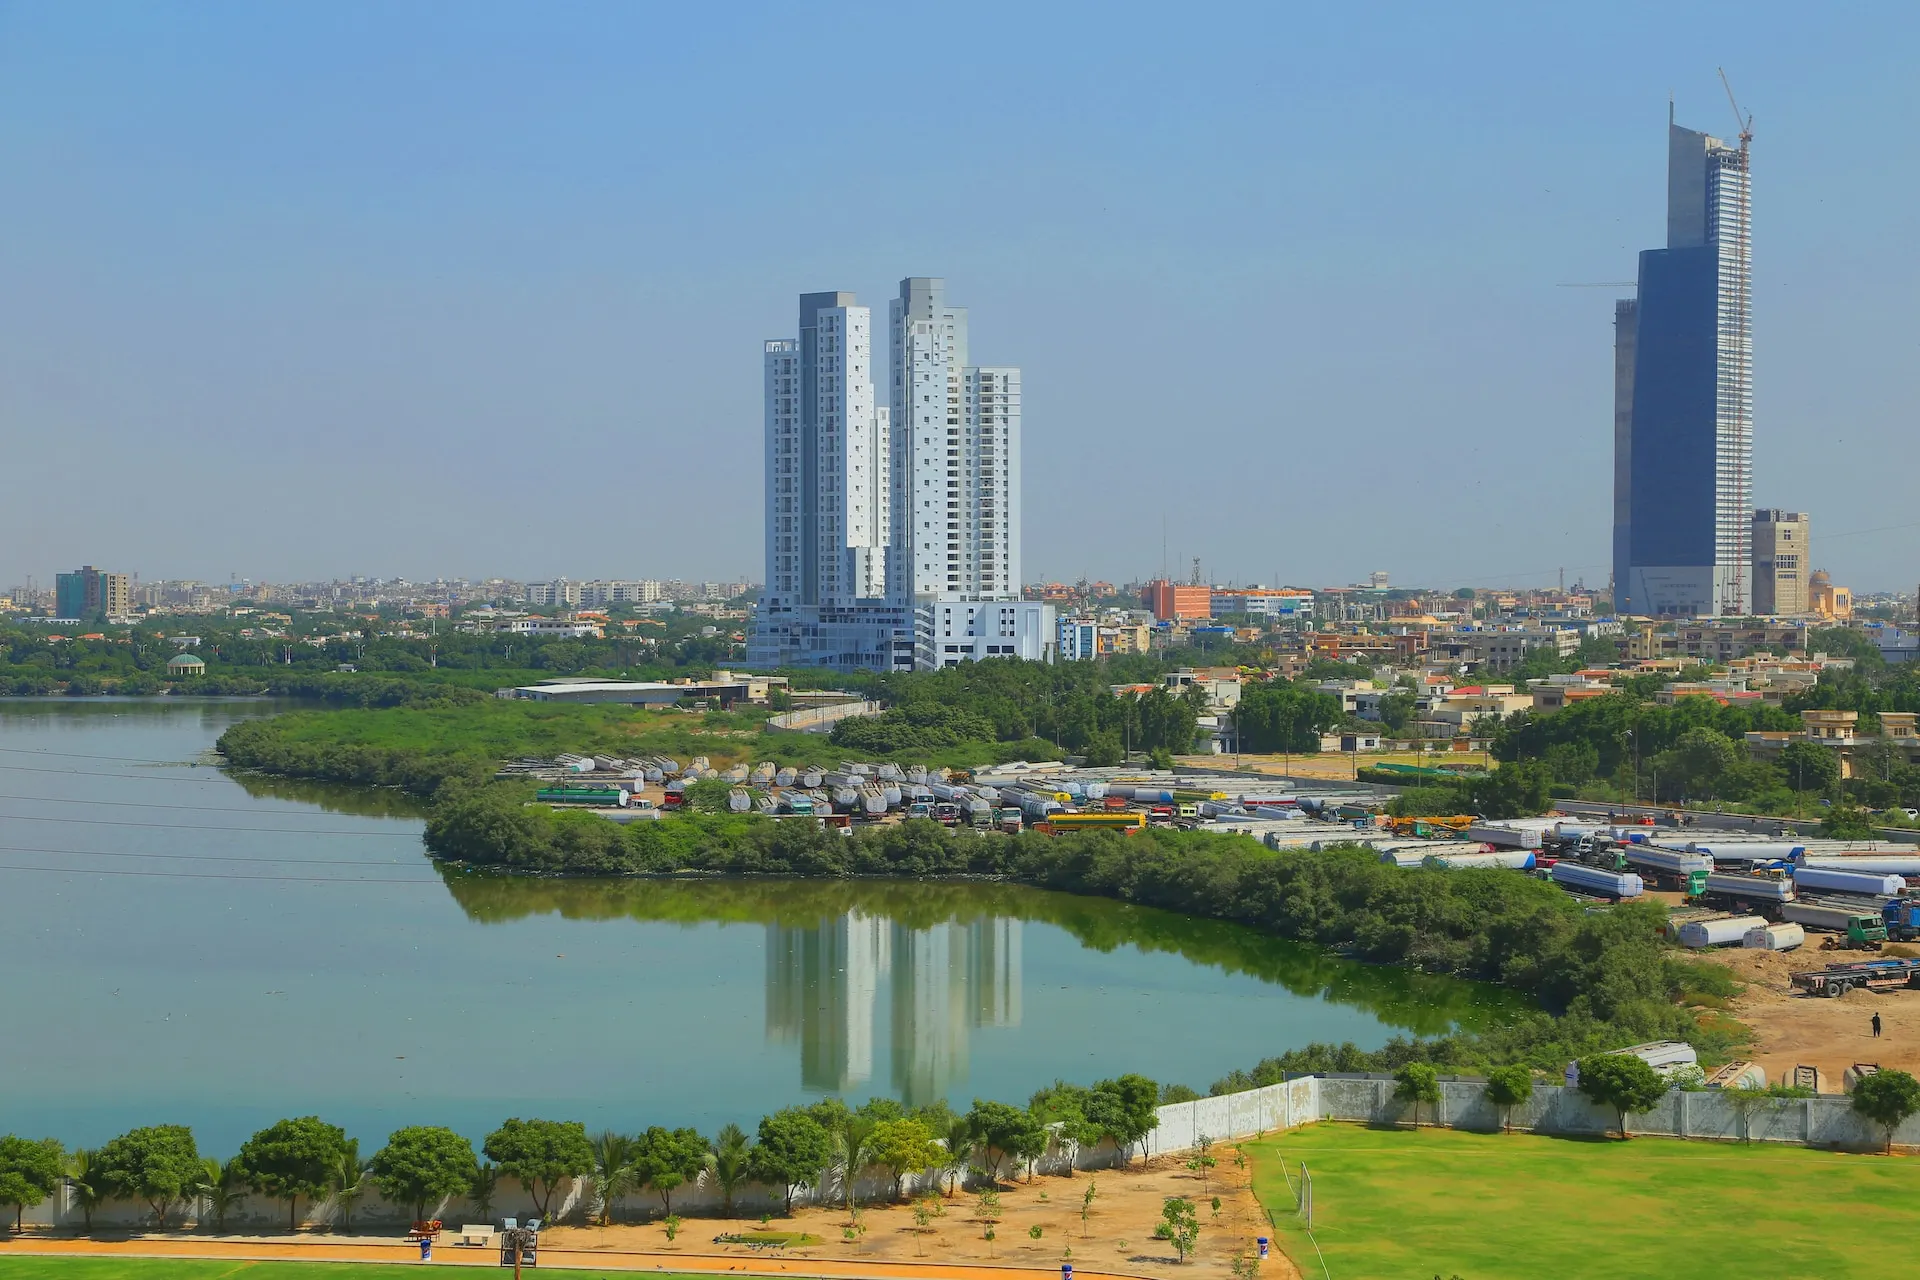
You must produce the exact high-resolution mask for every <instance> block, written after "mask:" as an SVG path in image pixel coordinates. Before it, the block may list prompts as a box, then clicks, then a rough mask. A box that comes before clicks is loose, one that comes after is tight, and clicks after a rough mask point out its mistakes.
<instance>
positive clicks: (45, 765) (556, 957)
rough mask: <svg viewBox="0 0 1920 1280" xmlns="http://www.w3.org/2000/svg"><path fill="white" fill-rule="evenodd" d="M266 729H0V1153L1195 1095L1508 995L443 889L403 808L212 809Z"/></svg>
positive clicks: (257, 799)
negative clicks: (1167, 1085) (1312, 1052)
mask: <svg viewBox="0 0 1920 1280" xmlns="http://www.w3.org/2000/svg"><path fill="white" fill-rule="evenodd" d="M272 709H273V708H272V706H271V705H270V704H262V703H233V702H225V703H213V702H208V703H196V702H187V701H181V700H173V701H134V700H129V701H100V700H87V701H84V702H82V701H32V702H29V701H0V972H4V973H5V974H7V975H8V982H7V991H6V995H5V998H4V1005H0V1007H4V1009H5V1016H6V1019H7V1030H6V1033H5V1034H4V1035H0V1132H4V1131H16V1132H22V1133H31V1134H35V1135H39V1134H51V1135H54V1136H57V1137H59V1138H61V1139H63V1140H64V1141H66V1142H68V1143H69V1144H85V1145H92V1144H95V1143H98V1142H100V1141H102V1140H103V1139H105V1138H108V1137H111V1136H112V1135H113V1134H115V1133H118V1132H120V1131H122V1130H124V1129H126V1128H128V1127H130V1126H132V1125H135V1124H151V1123H169V1122H170V1123H184V1124H190V1125H192V1126H193V1127H194V1130H195V1132H196V1134H197V1135H198V1136H199V1137H200V1140H201V1144H202V1147H203V1149H205V1150H207V1151H209V1152H211V1153H214V1154H225V1153H228V1152H230V1151H232V1150H233V1148H234V1147H235V1146H237V1145H238V1143H239V1142H240V1140H241V1139H242V1138H244V1137H245V1136H246V1135H247V1134H248V1133H250V1132H252V1131H253V1130H254V1129H256V1128H258V1127H260V1126H261V1125H263V1124H266V1123H268V1122H270V1121H272V1120H274V1119H277V1118H279V1117H280V1116H283V1115H297V1114H307V1113H318V1114H320V1115H323V1116H325V1117H327V1118H329V1119H331V1120H333V1121H335V1122H336V1123H339V1124H343V1125H345V1126H346V1127H347V1129H348V1131H349V1132H351V1133H354V1134H357V1135H359V1136H360V1137H362V1138H363V1139H365V1140H368V1141H370V1142H376V1143H377V1142H378V1141H379V1140H381V1139H382V1138H384V1136H385V1135H386V1133H387V1132H389V1131H390V1130H391V1129H393V1128H395V1127H397V1126H398V1125H401V1124H411V1123H421V1124H427V1123H437V1124H447V1125H451V1126H453V1127H454V1128H457V1129H459V1130H461V1131H462V1132H464V1133H467V1134H469V1135H471V1136H473V1137H475V1138H478V1137H481V1136H483V1135H484V1134H485V1133H486V1132H487V1130H489V1129H490V1128H492V1127H493V1126H494V1125H495V1124H496V1123H498V1121H499V1120H501V1119H502V1118H504V1117H506V1116H508V1115H545V1116H551V1117H555V1118H570V1119H581V1120H584V1121H586V1123H587V1125H588V1128H589V1129H593V1128H598V1127H601V1126H615V1127H620V1128H625V1129H629V1130H630V1129H634V1128H637V1127H641V1126H644V1125H647V1124H685V1123H692V1124H696V1125H698V1126H700V1127H701V1128H702V1129H703V1130H708V1131H711V1129H713V1128H715V1127H718V1126H719V1125H721V1124H724V1123H725V1122H727V1121H728V1120H735V1121H739V1122H741V1123H743V1124H746V1125H748V1126H749V1127H751V1124H752V1122H753V1121H754V1120H755V1119H757V1118H758V1117H759V1116H760V1115H761V1114H763V1113H764V1112H766V1111H768V1110H771V1109H773V1108H775V1107H778V1106H782V1105H785V1104H787V1103H791V1102H797V1101H805V1100H806V1099H808V1098H809V1097H815V1096H819V1095H822V1094H827V1093H839V1094H843V1095H845V1096H847V1097H850V1098H861V1097H866V1096H868V1095H871V1094H887V1095H890V1096H894V1097H903V1098H906V1099H908V1100H909V1101H912V1102H916V1103H919V1102H926V1101H931V1100H933V1099H935V1098H940V1097H945V1098H948V1099H951V1100H952V1101H953V1102H954V1103H956V1104H957V1105H959V1106H962V1107H964V1106H965V1105H966V1104H967V1103H968V1102H969V1101H970V1100H971V1099H972V1098H974V1097H976V1096H983V1097H996V1098H1003V1099H1007V1100H1013V1101H1019V1100H1023V1099H1025V1098H1026V1097H1027V1095H1028V1094H1030V1093H1031V1092H1032V1091H1033V1090H1034V1088H1036V1087H1037V1086H1038V1085H1040V1084H1043V1083H1046V1082H1048V1081H1051V1080H1053V1079H1054V1078H1056V1077H1064V1078H1066V1079H1071V1080H1079V1081H1091V1080H1093V1079H1095V1078H1097V1077H1100V1076H1104V1075H1112V1074H1116V1073H1118V1072H1121V1071H1129V1070H1137V1071H1141V1072H1144V1073H1146V1074H1147V1075H1150V1076H1152V1077H1154V1078H1155V1079H1159V1080H1178V1081H1184V1082H1186V1083H1189V1084H1192V1085H1194V1086H1196V1087H1198V1088H1200V1089H1202V1090H1204V1089H1205V1088H1206V1086H1207V1084H1208V1083H1209V1082H1210V1081H1212V1080H1215V1079H1217V1078H1219V1077H1220V1076H1221V1075H1224V1074H1225V1073H1226V1072H1228V1071H1230V1070H1232V1069H1233V1068H1235V1067H1241V1066H1249V1065H1251V1064H1252V1063H1253V1062H1254V1061H1256V1060H1257V1059H1259V1058H1261V1057H1264V1056H1267V1055H1270V1054H1275V1053H1278V1052H1281V1051H1282V1050H1285V1049H1288V1048H1293V1047H1297V1046H1299V1045H1303V1044H1306V1043H1308V1042H1310V1041H1313V1040H1353V1041H1356V1042H1358V1043H1359V1044H1361V1045H1364V1046H1376V1045H1378V1044H1380V1043H1382V1042H1384V1041H1385V1040H1386V1039H1387V1038H1388V1037H1389V1036H1391V1035H1393V1034H1395V1033H1396V1032H1400V1031H1418V1032H1428V1033H1431V1032H1438V1031H1442V1030H1445V1029H1446V1028H1448V1027H1449V1026H1452V1025H1455V1024H1464V1025H1479V1024H1482V1023H1484V1022H1486V1021H1487V1020H1489V1019H1491V1018H1494V1017H1498V1016H1500V1014H1501V1012H1503V1011H1505V1010H1510V1009H1512V1008H1514V1007H1516V1006H1515V1005H1514V1003H1513V1002H1512V1001H1511V1000H1510V999H1509V998H1508V997H1507V996H1506V995H1505V993H1502V992H1499V991H1496V990H1494V989H1492V988H1488V987H1483V986H1479V985H1476V984H1471V983H1463V982H1455V981H1450V980H1446V979H1437V978H1430V977H1422V976H1419V975H1414V974H1408V973H1404V972H1401V971H1397V970H1388V969H1378V968H1370V967H1367V966H1362V965H1357V964H1352V963H1348V962H1344V961H1338V960H1333V959H1330V958H1328V957H1326V956H1324V955H1321V954H1320V953H1318V952H1315V951H1313V950H1312V949H1309V948H1303V947H1297V946H1293V945H1290V944H1287V943H1282V942H1276V941H1274V940H1272V939H1267V938H1262V937H1260V936H1259V935H1257V934H1254V933H1252V932H1250V931H1247V930H1243V929H1239V928H1235V927H1232V926H1226V925H1217V924H1208V923H1201V922H1194V921H1189V920H1184V919H1182V918H1180V917H1177V916H1172V915H1168V914H1166V913H1163V912H1158V911H1150V910H1144V909H1141V908H1136V907H1128V906H1124V905H1121V904H1118V903H1110V902H1104V901H1097V900H1090V899H1085V898H1076V897H1071V896H1068V895H1063V894H1053V893H1046V892H1042V891H1039V890H1032V889H1024V888H1019V887H1016V886H1008V885H976V884H966V885H956V884H914V883H901V882H892V881H888V882H853V883H845V882H821V881H805V882H776V881H724V882H690V881H666V882H661V881H636V880H612V881H609V880H528V879H513V878H506V877H498V876H484V875H473V874H462V873H454V872H446V873H442V872H440V871H438V870H437V869H436V868H435V867H434V865H433V864H432V863H431V862H430V861H429V860H428V859H427V858H426V856H425V855H424V853H423V852H422V850H421V846H420V828H421V820H420V816H419V811H418V809H417V807H416V806H414V805H413V804H412V803H411V802H409V801H408V800H406V799H405V798H404V797H400V796H395V795H391V794H387V793H368V792H361V791H353V790H349V789H341V788H332V787H326V786H316V785H311V784H289V783H279V782H262V781H261V780H257V779H239V780H236V779H234V778H230V777H228V776H227V775H225V774H223V773H221V772H219V771H218V770H217V769H214V768H210V767H207V766H206V765H205V764H197V765H196V764H195V763H194V762H195V761H198V760H202V759H203V757H204V753H205V752H206V751H207V749H208V748H209V747H211V746H212V744H213V742H214V740H215V739H216V738H217V737H218V736H219V735H220V732H221V730H222V729H223V728H225V727H226V726H227V725H228V724H231V723H233V722H234V721H235V720H236V719H240V718H243V717H247V716H253V715H261V714H267V713H269V712H270V711H271V710H272Z"/></svg>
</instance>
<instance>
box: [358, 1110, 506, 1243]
mask: <svg viewBox="0 0 1920 1280" xmlns="http://www.w3.org/2000/svg"><path fill="white" fill-rule="evenodd" d="M369 1168H370V1170H371V1172H372V1174H373V1185H374V1186H376V1187H378V1188H380V1194H381V1195H383V1196H385V1197H386V1198H387V1199H389V1200H391V1201H393V1202H394V1203H395V1204H404V1205H406V1206H408V1207H409V1208H410V1209H411V1210H412V1211H413V1220H414V1221H415V1222H421V1221H424V1220H425V1219H426V1216H427V1206H428V1205H430V1204H438V1203H439V1202H440V1201H442V1200H445V1199H446V1198H447V1197H449V1196H457V1195H460V1194H462V1193H465V1194H466V1195H467V1197H468V1198H469V1199H471V1200H473V1202H474V1208H475V1209H476V1210H477V1211H478V1212H479V1214H480V1216H481V1217H483V1218H484V1217H490V1216H491V1215H490V1214H489V1213H488V1210H490V1209H491V1208H492V1207H493V1205H492V1203H491V1201H492V1199H493V1170H492V1167H491V1166H487V1167H486V1169H485V1170H484V1173H485V1175H486V1185H485V1186H484V1188H483V1187H482V1186H481V1185H480V1184H481V1174H482V1172H483V1170H482V1168H481V1166H479V1165H478V1164H477V1163H476V1162H475V1161H474V1157H473V1144H472V1143H471V1142H468V1141H467V1140H466V1139H465V1138H463V1137H461V1136H460V1135H459V1134H457V1133H455V1132H454V1131H453V1130H451V1129H447V1128H442V1127H441V1126H439V1125H411V1126H409V1127H407V1128H404V1129H395V1130H394V1131H393V1132H392V1133H391V1134H389V1135H387V1145H386V1146H384V1147H382V1148H380V1150H379V1151H377V1152H375V1153H374V1157H373V1162H372V1164H371V1165H370V1166H369ZM483 1201H485V1202H486V1203H482V1202H483Z"/></svg>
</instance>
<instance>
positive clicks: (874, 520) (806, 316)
mask: <svg viewBox="0 0 1920 1280" xmlns="http://www.w3.org/2000/svg"><path fill="white" fill-rule="evenodd" d="M891 336H892V342H893V348H892V359H891V368H892V380H891V384H890V391H891V399H892V403H891V404H890V405H888V406H886V407H877V406H876V405H875V404H874V394H873V382H872V332H871V324H870V321H869V317H868V312H867V309H866V308H865V307H862V306H859V305H858V304H857V303H856V302H855V301H854V297H853V295H852V294H850V293H810V294H804V295H802V297H801V299H800V336H799V337H798V338H781V339H776V340H774V341H771V342H768V343H767V344H766V346H765V369H764V378H765V397H766V468H767V472H766V474H767V532H766V557H767V575H766V582H767V586H766V592H765V594H764V596H763V597H762V599H761V602H760V606H759V609H758V611H757V613H756V615H755V619H754V625H753V629H752V633H751V636H750V638H749V640H748V645H747V661H748V663H749V665H752V666H755V667H771V666H830V667H844V668H864V669H870V670H882V671H887V670H905V669H911V668H913V667H915V666H919V667H923V668H924V667H932V666H941V665H952V664H953V663H955V662H961V661H971V660H976V659H982V658H990V657H1024V658H1034V659H1043V658H1050V657H1051V656H1052V654H1053V651H1054V648H1055V644H1056V642H1055V639H1054V624H1053V619H1052V616H1051V615H1052V610H1051V606H1044V605H1040V604H1028V603H1026V602H1023V601H1021V600H1020V498H1021V494H1020V371H1019V370H1018V369H1014V368H1000V367H991V368H981V367H976V366H973V365H970V364H969V363H968V351H967V343H968V335H967V313H966V310H965V309H964V308H959V307H951V306H948V305H947V300H946V282H945V281H944V280H939V279H935V278H931V277H922V276H916V277H912V278H909V279H906V280H902V281H901V282H900V296H899V297H898V298H896V299H894V301H893V305H892V325H891ZM989 604H990V605H992V607H991V608H988V607H986V606H987V605H989Z"/></svg>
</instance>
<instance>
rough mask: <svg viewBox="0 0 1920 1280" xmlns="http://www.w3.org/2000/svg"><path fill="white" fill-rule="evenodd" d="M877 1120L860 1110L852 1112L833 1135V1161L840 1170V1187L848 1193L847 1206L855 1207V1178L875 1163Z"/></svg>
mask: <svg viewBox="0 0 1920 1280" xmlns="http://www.w3.org/2000/svg"><path fill="white" fill-rule="evenodd" d="M874 1128H875V1121H874V1120H873V1119H872V1118H871V1117H869V1116H863V1115H861V1114H859V1113H858V1112H850V1113H849V1114H848V1115H847V1117H846V1119H845V1120H843V1121H842V1122H841V1124H840V1128H839V1129H838V1130H837V1131H836V1132H835V1133H834V1135H833V1161H834V1164H835V1165H837V1166H838V1167H839V1170H840V1189H841V1190H842V1191H843V1192H844V1193H845V1195H846V1201H847V1208H848V1209H849V1210H851V1209H852V1208H853V1180H854V1179H855V1178H857V1177H859V1176H860V1171H861V1170H862V1169H864V1168H866V1167H867V1166H868V1165H870V1164H872V1163H873V1131H874Z"/></svg>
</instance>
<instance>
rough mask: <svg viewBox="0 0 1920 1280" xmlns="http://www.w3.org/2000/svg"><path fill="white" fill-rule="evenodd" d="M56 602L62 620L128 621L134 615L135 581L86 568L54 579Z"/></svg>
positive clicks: (58, 575)
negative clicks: (102, 618)
mask: <svg viewBox="0 0 1920 1280" xmlns="http://www.w3.org/2000/svg"><path fill="white" fill-rule="evenodd" d="M53 600H54V612H55V613H56V614H58V615H59V616H60V617H62V618H96V617H100V616H102V615H104V616H106V617H109V618H124V617H126V616H127V615H129V614H131V613H132V612H133V579H132V578H130V577H129V576H128V575H126V574H124V573H103V572H101V571H100V570H98V569H96V568H94V567H93V566H92V565H90V564H89V565H83V566H81V567H80V568H78V569H75V570H74V571H73V572H72V573H57V574H55V575H54V576H53Z"/></svg>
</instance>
